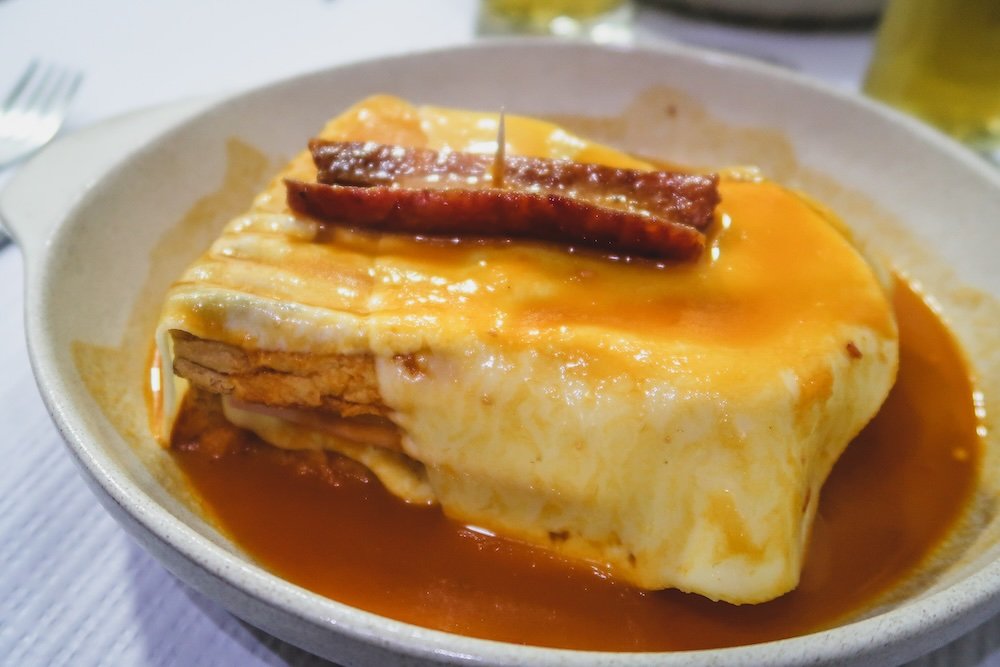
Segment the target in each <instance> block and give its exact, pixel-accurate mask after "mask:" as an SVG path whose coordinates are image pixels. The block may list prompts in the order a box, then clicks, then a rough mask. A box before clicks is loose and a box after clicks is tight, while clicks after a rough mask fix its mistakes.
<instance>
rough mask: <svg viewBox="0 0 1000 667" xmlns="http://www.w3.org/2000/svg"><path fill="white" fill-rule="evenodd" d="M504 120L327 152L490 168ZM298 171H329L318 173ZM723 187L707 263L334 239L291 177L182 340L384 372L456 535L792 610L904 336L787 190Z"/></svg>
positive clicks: (515, 246) (360, 119)
mask: <svg viewBox="0 0 1000 667" xmlns="http://www.w3.org/2000/svg"><path fill="white" fill-rule="evenodd" d="M496 122H497V120H496V116H495V115H487V114H477V113H469V112H457V111H453V110H444V109H437V108H433V107H420V108H416V107H413V106H411V105H409V104H407V103H405V102H402V101H401V100H398V99H395V98H390V97H376V98H371V99H369V100H366V101H363V102H361V103H360V104H358V105H356V106H355V107H353V108H352V109H350V110H348V111H347V112H345V113H344V114H343V115H341V116H340V117H338V118H336V119H334V120H333V121H331V123H330V124H328V125H327V127H326V128H325V129H324V131H323V132H322V133H321V136H323V137H324V138H328V139H332V140H371V141H378V142H383V143H396V144H402V145H408V146H417V147H420V146H426V147H430V148H435V149H453V150H470V151H480V152H493V150H494V149H495V137H496ZM506 137H507V151H508V152H509V153H511V154H523V155H536V156H541V157H553V158H569V159H578V160H581V161H598V162H603V163H605V164H609V165H617V166H627V167H635V168H643V167H648V166H649V165H646V164H645V163H642V162H640V161H637V160H635V159H634V158H631V157H629V156H626V155H624V154H621V153H619V152H617V151H614V150H612V149H610V148H606V147H602V146H598V145H595V144H592V143H588V142H586V141H584V140H581V139H579V138H577V137H573V136H572V135H569V134H568V133H566V132H565V131H563V130H561V129H560V128H557V127H555V126H553V125H550V124H547V123H543V122H541V121H537V120H532V119H526V118H519V117H515V116H508V118H507V126H506ZM282 176H291V177H295V178H303V179H306V180H313V179H314V177H315V171H314V168H313V167H312V164H311V160H310V158H309V157H308V156H307V155H301V156H299V157H298V158H296V159H295V160H294V161H293V162H292V164H291V165H290V166H289V167H288V169H287V170H286V171H285V172H284V173H283V174H282ZM720 189H721V195H722V203H721V204H720V206H719V208H718V211H717V220H716V222H715V224H714V225H713V231H712V238H711V239H710V246H709V248H708V250H707V252H706V253H705V254H704V255H703V257H702V258H700V259H699V260H698V261H696V262H691V263H686V264H669V265H656V264H653V263H647V262H637V263H635V262H626V261H621V260H617V261H615V260H609V259H608V258H606V257H599V256H596V255H593V254H590V253H584V252H580V253H571V252H567V251H566V249H564V248H560V247H558V246H553V245H548V244H540V243H539V244H535V243H512V244H505V243H500V242H490V243H481V244H473V243H451V242H448V241H418V240H414V239H412V238H409V237H403V236H392V235H377V234H366V233H362V232H356V231H350V230H345V229H334V230H329V229H322V228H321V227H320V226H319V225H317V224H315V223H313V222H312V221H309V220H303V219H298V218H296V217H294V216H293V215H291V214H290V213H289V212H288V210H287V208H286V207H285V204H284V188H283V186H282V184H281V181H280V179H276V180H275V182H274V183H273V184H272V186H271V187H270V188H269V189H268V190H267V191H265V192H264V193H263V194H262V195H260V196H259V197H258V198H257V199H256V201H255V202H254V205H253V207H252V209H251V212H250V213H249V214H248V215H246V216H243V217H241V218H237V219H236V220H234V221H233V222H232V223H230V224H229V225H228V226H227V228H226V230H225V231H224V232H223V234H222V236H221V237H220V238H219V239H218V240H217V241H216V243H215V244H214V245H213V246H212V248H211V249H210V250H209V251H208V253H206V254H205V255H204V256H203V257H202V258H201V259H200V260H199V261H198V262H196V263H195V264H194V265H193V266H192V267H191V268H190V269H189V270H188V271H187V272H186V273H185V275H184V276H183V277H182V278H181V279H180V280H179V281H178V283H177V284H176V285H175V286H174V287H173V289H172V290H171V292H170V294H169V295H168V298H167V301H166V304H165V307H164V311H163V316H162V318H161V323H160V327H159V335H160V340H161V341H165V340H166V338H167V336H166V331H168V330H169V329H173V328H176V329H183V330H185V331H188V332H190V333H192V334H194V335H196V336H199V337H202V338H208V339H213V340H219V341H222V342H225V343H228V344H232V345H238V346H243V347H250V348H264V349H272V350H283V351H293V352H314V353H322V354H329V353H356V352H367V351H370V352H373V353H374V354H375V355H376V368H377V372H378V382H379V391H380V393H381V395H382V397H383V399H384V402H385V404H386V405H388V406H389V407H390V408H392V409H393V411H394V416H393V420H394V421H395V422H396V423H397V424H398V425H399V426H400V427H401V428H402V429H403V431H404V433H405V438H404V442H403V446H404V449H405V450H406V452H407V454H409V455H410V456H411V457H413V458H414V459H416V460H417V461H420V462H422V463H423V464H424V465H425V467H426V472H427V479H428V481H429V483H430V486H431V488H432V489H433V492H434V495H435V496H436V497H437V499H438V501H439V502H440V503H441V506H442V508H443V509H444V511H445V512H446V513H448V514H449V515H451V516H454V517H456V518H458V519H460V520H464V521H469V522H471V523H475V524H477V525H480V526H484V527H487V528H491V529H494V530H497V531H498V532H501V533H504V534H509V535H514V536H517V537H521V538H523V539H527V540H529V541H532V542H535V543H538V544H543V545H546V546H548V547H550V548H552V549H556V550H558V551H561V552H563V553H566V554H568V555H571V556H574V557H582V558H587V559H590V560H593V561H596V562H599V563H602V564H604V565H606V566H608V567H610V568H611V569H612V570H613V571H614V572H615V573H616V575H617V576H620V577H622V578H624V579H626V580H628V581H630V582H632V583H635V584H637V585H639V586H643V587H646V588H664V587H677V588H681V589H683V590H687V591H694V592H698V593H701V594H703V595H707V596H709V597H712V598H717V599H724V600H729V601H732V602H759V601H763V600H767V599H771V598H773V597H776V596H777V595H780V594H781V593H784V592H786V591H788V590H790V589H791V588H793V587H794V586H795V585H796V583H797V581H798V573H799V570H800V567H801V563H802V558H803V554H804V550H805V546H806V542H807V538H808V529H809V526H810V525H811V522H812V518H813V515H814V512H815V508H816V503H817V499H818V496H819V491H820V487H821V485H822V482H823V481H824V480H825V478H826V475H827V473H828V472H829V469H830V467H831V466H832V464H833V462H834V461H835V460H836V458H837V457H838V456H839V454H840V453H841V451H842V450H843V448H844V447H845V446H846V445H847V443H848V442H849V440H850V439H851V438H852V437H853V436H854V435H855V434H856V433H857V432H858V431H859V430H860V429H861V427H862V426H863V425H864V424H865V423H866V422H867V421H868V420H869V419H870V418H871V417H872V416H873V415H874V414H875V412H876V411H877V409H878V407H879V405H880V404H881V402H882V400H883V399H884V397H885V395H886V394H887V392H888V390H889V388H890V386H891V385H892V382H893V379H894V376H895V369H896V364H897V354H898V351H897V341H896V328H895V323H894V321H893V318H892V315H891V310H890V307H889V305H888V302H887V300H886V297H885V295H884V293H883V290H882V288H881V286H880V284H879V282H878V280H877V279H876V277H875V275H874V274H873V272H872V270H871V268H870V267H869V266H868V265H867V263H866V262H865V261H864V260H863V258H862V257H861V256H860V255H859V254H858V253H857V251H856V250H855V249H854V248H853V247H852V246H851V245H850V243H849V242H847V241H846V240H845V238H844V237H843V236H842V234H841V233H840V232H838V231H837V229H836V228H835V227H834V226H833V225H831V224H830V221H829V219H828V217H827V216H826V215H825V214H824V213H823V212H822V211H821V210H820V209H818V208H817V207H815V206H813V205H811V204H810V203H809V202H808V201H806V200H804V199H803V198H801V197H799V196H797V195H795V194H794V193H792V192H790V191H788V190H786V189H784V188H782V187H780V186H778V185H776V184H774V183H769V182H766V181H754V182H748V181H739V180H724V181H723V182H722V184H721V186H720ZM164 344H165V343H164ZM849 348H850V350H849ZM397 355H415V358H416V359H418V360H419V362H420V364H421V368H422V372H420V373H417V374H414V373H413V372H412V370H413V369H412V364H410V365H401V364H399V363H398V362H397V361H396V360H395V359H394V358H395V357H396V356H397ZM859 355H860V356H859ZM165 358H169V357H166V356H165ZM168 414H169V411H168Z"/></svg>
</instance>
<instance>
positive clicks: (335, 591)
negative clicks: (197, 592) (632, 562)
mask: <svg viewBox="0 0 1000 667" xmlns="http://www.w3.org/2000/svg"><path fill="white" fill-rule="evenodd" d="M893 305H894V308H895V311H896V316H897V319H898V322H899V327H900V369H899V376H898V380H897V382H896V385H895V388H894V389H893V390H892V392H891V393H890V395H889V398H888V399H887V401H886V403H885V404H884V405H883V407H882V409H881V411H880V412H879V414H878V416H877V417H876V418H875V419H874V420H873V421H872V422H871V423H870V424H869V425H868V426H867V427H866V428H865V430H864V431H863V432H862V433H861V434H860V435H859V436H858V437H857V438H856V439H855V440H854V442H853V443H852V444H851V445H850V446H849V447H848V449H847V451H846V452H845V454H844V455H843V456H842V457H841V459H840V460H839V462H838V463H837V465H836V467H835V468H834V470H833V472H832V474H831V476H830V478H829V480H828V481H827V483H826V485H825V486H824V489H823V497H822V501H821V503H820V507H819V512H818V514H817V518H816V524H815V527H814V530H813V536H812V542H811V545H810V550H809V555H808V558H807V562H806V565H805V569H804V571H803V575H802V580H801V583H800V585H799V587H798V589H797V590H795V591H793V592H791V593H789V594H787V595H785V596H783V597H781V598H779V599H777V600H775V601H773V602H769V603H765V604H761V605H754V606H733V605H729V604H725V603H715V602H711V601H709V600H707V599H705V598H702V597H700V596H696V595H688V594H684V593H680V592H678V591H659V592H648V591H641V590H637V589H635V588H632V587H630V586H628V585H625V584H622V583H621V582H618V581H615V580H614V579H611V578H610V577H608V576H607V575H606V574H605V573H603V572H601V571H600V570H598V569H597V568H594V567H592V566H589V565H587V564H584V563H571V562H568V561H565V560H563V559H560V558H559V557H557V556H554V555H552V554H549V553H547V552H545V551H543V550H540V549H536V548H533V547H530V546H526V545H524V544H521V543H518V542H514V541H511V540H506V539H503V538H499V537H496V536H492V535H489V534H484V533H482V532H478V531H476V530H473V529H471V528H468V527H464V526H462V525H459V524H457V523H454V522H452V521H450V520H448V519H446V518H445V517H444V516H443V515H442V514H441V512H440V511H439V510H438V509H436V508H424V507H417V506H412V505H407V504H405V503H403V502H401V501H399V500H398V499H396V498H395V497H394V496H391V495H390V494H389V493H387V492H386V491H385V490H384V489H383V488H382V487H381V486H380V485H379V484H378V483H377V482H376V481H375V480H374V479H373V478H371V477H370V476H369V475H368V474H367V473H366V472H365V471H364V470H363V469H360V468H359V467H358V466H357V465H356V464H354V463H352V462H350V461H347V460H345V459H340V458H336V457H333V456H329V455H325V454H315V453H312V454H306V453H291V452H286V451H281V450H278V449H275V448H272V447H269V446H267V445H264V444H262V443H261V442H260V441H258V440H257V439H256V438H255V437H254V436H252V435H250V434H248V433H246V432H243V431H240V430H238V429H236V428H235V427H232V426H231V425H229V424H228V423H226V422H225V421H224V419H223V418H222V417H221V415H220V414H219V412H218V399H217V398H215V397H210V396H198V397H197V398H195V399H193V400H189V401H188V402H187V403H186V405H185V407H184V409H183V411H182V413H181V416H180V419H179V421H178V423H177V425H176V427H175V431H174V440H173V447H174V449H173V452H174V456H175V458H176V460H177V462H178V463H179V465H180V466H181V468H182V469H183V470H184V472H185V473H186V475H187V477H188V479H189V480H190V483H191V485H192V487H193V488H194V490H195V492H196V494H197V495H198V496H199V497H200V498H201V499H202V502H203V504H204V507H205V509H206V511H207V512H208V514H209V515H210V516H211V517H212V518H213V519H214V520H215V522H216V524H217V525H218V526H219V527H220V529H221V530H222V531H223V532H225V533H227V534H228V535H229V536H230V537H231V538H232V539H233V541H234V542H235V543H237V544H238V545H240V546H241V547H242V548H243V549H245V550H246V552H247V553H248V554H250V555H251V556H252V557H253V558H255V559H256V560H257V561H258V562H259V563H260V564H261V565H262V566H263V567H265V568H267V569H268V570H270V571H272V572H274V573H275V574H277V575H278V576H281V577H283V578H285V579H287V580H288V581H291V582H293V583H296V584H298V585H300V586H303V587H305V588H308V589H310V590H313V591H315V592H317V593H319V594H322V595H325V596H328V597H330V598H333V599H336V600H339V601H341V602H344V603H346V604H350V605H353V606H356V607H359V608H362V609H367V610H369V611H372V612H375V613H378V614H382V615H384V616H388V617H391V618H396V619H399V620H402V621H406V622H409V623H414V624H416V625H422V626H425V627H431V628H436V629H441V630H446V631H450V632H456V633H460V634H465V635H470V636H475V637H483V638H489V639H496V640H500V641H508V642H515V643H523V644H534V645H541V646H553V647H565V648H576V649H591V650H612V651H664V650H685V649H701V648H714V647H724V646H734V645H740V644H747V643H755V642H763V641H768V640H773V639H780V638H784V637H790V636H794V635H800V634H804V633H808V632H812V631H816V630H820V629H823V628H825V627H829V626H831V625H833V624H835V623H837V622H838V620H839V619H841V618H843V617H845V616H847V615H850V614H853V613H858V612H861V611H863V610H864V609H865V608H866V607H868V606H870V605H871V604H873V603H874V602H875V601H876V599H877V597H878V596H879V595H880V594H883V593H885V592H887V591H888V590H889V589H890V588H891V587H892V586H893V585H895V584H898V583H899V582H900V581H901V580H902V579H903V578H904V577H905V576H906V575H907V574H908V573H911V572H912V571H913V570H914V569H915V568H916V566H917V565H919V564H920V562H921V561H922V560H923V559H925V558H926V557H928V556H929V555H930V554H931V553H932V552H933V551H934V549H935V547H937V546H938V545H940V544H941V543H942V541H943V540H944V538H945V537H946V536H947V535H948V533H949V529H950V528H951V527H953V526H954V524H955V523H956V521H957V519H958V518H959V517H960V515H961V513H962V510H963V509H964V508H965V507H966V505H967V504H968V501H969V499H970V498H971V495H972V490H973V488H974V485H975V479H976V473H977V469H978V463H979V458H980V440H979V437H978V435H977V433H976V427H977V424H978V422H977V418H976V416H975V414H974V405H973V387H972V383H971V382H970V380H969V377H968V370H967V368H966V366H965V364H964V361H963V359H962V356H961V353H960V351H959V350H958V348H957V346H956V345H955V343H954V341H953V340H952V338H951V336H950V334H949V333H948V331H947V330H946V329H945V328H944V326H943V325H942V324H941V322H940V321H939V320H938V318H937V317H936V316H935V314H934V313H933V312H932V311H931V310H930V309H929V308H928V307H927V305H926V304H925V303H924V302H923V301H922V300H921V298H920V297H919V296H918V295H917V294H916V293H915V292H913V291H912V290H911V289H910V288H909V287H908V286H907V285H905V284H903V283H902V282H900V283H899V284H898V285H897V289H896V294H895V298H894V304H893Z"/></svg>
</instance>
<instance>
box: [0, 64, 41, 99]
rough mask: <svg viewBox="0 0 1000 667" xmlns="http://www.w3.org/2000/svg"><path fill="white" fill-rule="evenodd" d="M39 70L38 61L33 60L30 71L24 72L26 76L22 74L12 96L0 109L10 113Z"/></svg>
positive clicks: (12, 91)
mask: <svg viewBox="0 0 1000 667" xmlns="http://www.w3.org/2000/svg"><path fill="white" fill-rule="evenodd" d="M37 69H38V61H37V60H32V61H31V62H30V63H29V64H28V69H26V70H24V74H22V75H21V78H20V79H18V80H17V83H15V84H14V87H13V88H12V89H11V91H10V94H9V95H7V98H6V99H5V100H4V101H3V106H2V107H0V109H2V110H3V111H9V110H10V108H11V107H12V106H14V102H15V101H16V100H17V98H18V97H20V95H21V93H22V92H23V91H24V89H25V88H27V87H28V83H29V82H30V81H31V79H32V78H33V77H34V76H35V70H37Z"/></svg>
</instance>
